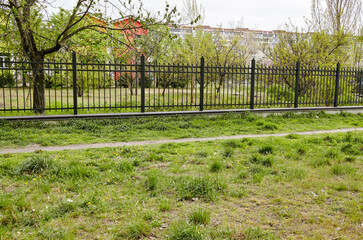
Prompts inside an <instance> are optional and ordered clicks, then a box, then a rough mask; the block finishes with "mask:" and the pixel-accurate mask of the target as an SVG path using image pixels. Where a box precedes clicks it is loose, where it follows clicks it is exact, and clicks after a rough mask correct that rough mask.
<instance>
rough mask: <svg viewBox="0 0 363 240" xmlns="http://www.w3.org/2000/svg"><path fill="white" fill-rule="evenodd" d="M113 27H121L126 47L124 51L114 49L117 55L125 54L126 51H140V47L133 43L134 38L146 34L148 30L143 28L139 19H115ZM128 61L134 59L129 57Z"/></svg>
mask: <svg viewBox="0 0 363 240" xmlns="http://www.w3.org/2000/svg"><path fill="white" fill-rule="evenodd" d="M113 25H114V27H115V28H120V29H123V30H122V33H123V34H124V35H125V39H126V44H127V48H126V51H125V52H120V51H121V49H117V50H116V54H117V55H118V56H123V55H126V54H127V52H130V51H135V52H140V49H137V47H136V46H135V44H134V39H135V38H137V37H140V36H146V35H147V34H148V30H147V29H144V28H143V25H142V24H141V23H140V22H139V21H137V20H136V21H135V20H134V19H132V18H127V19H124V20H121V21H117V22H115V23H114V24H113ZM128 62H129V63H133V62H134V59H129V60H128Z"/></svg>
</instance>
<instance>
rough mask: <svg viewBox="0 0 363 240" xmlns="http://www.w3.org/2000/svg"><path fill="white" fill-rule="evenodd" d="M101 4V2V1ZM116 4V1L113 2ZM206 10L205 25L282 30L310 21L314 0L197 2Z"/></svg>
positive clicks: (149, 5) (152, 4)
mask: <svg viewBox="0 0 363 240" xmlns="http://www.w3.org/2000/svg"><path fill="white" fill-rule="evenodd" d="M101 1H102V0H101ZM111 1H113V0H111ZM55 2H58V3H57V4H56V5H58V6H59V5H60V6H63V7H65V8H69V7H70V6H73V5H74V2H75V1H74V0H56V1H55ZM142 2H143V3H144V6H145V8H146V9H150V10H151V9H152V10H155V11H156V12H157V11H163V10H164V8H165V2H166V0H142ZM167 2H168V3H170V5H172V6H173V5H176V6H177V8H178V10H180V11H181V10H182V9H183V2H184V0H167ZM197 2H198V4H201V5H202V6H203V7H204V9H205V18H204V25H210V26H218V25H221V24H222V26H223V27H230V25H231V23H233V22H234V23H235V24H237V22H240V21H241V20H242V22H243V26H242V27H246V28H250V29H259V30H274V29H281V28H283V25H284V23H286V22H288V21H289V19H291V21H292V23H293V24H294V25H296V26H298V27H303V26H304V17H308V18H310V7H311V0H197Z"/></svg>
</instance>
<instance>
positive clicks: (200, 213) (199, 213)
mask: <svg viewBox="0 0 363 240" xmlns="http://www.w3.org/2000/svg"><path fill="white" fill-rule="evenodd" d="M210 215H211V213H210V211H209V210H207V209H204V208H201V207H198V208H196V209H193V210H192V211H191V212H190V213H189V215H188V220H189V222H190V223H193V224H203V225H207V224H208V223H209V222H210Z"/></svg>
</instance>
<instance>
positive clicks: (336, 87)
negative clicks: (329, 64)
mask: <svg viewBox="0 0 363 240" xmlns="http://www.w3.org/2000/svg"><path fill="white" fill-rule="evenodd" d="M339 75H340V63H337V71H336V75H335V92H334V107H338V97H339Z"/></svg>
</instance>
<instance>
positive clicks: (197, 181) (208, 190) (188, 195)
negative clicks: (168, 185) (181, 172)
mask: <svg viewBox="0 0 363 240" xmlns="http://www.w3.org/2000/svg"><path fill="white" fill-rule="evenodd" d="M176 186H177V192H178V195H179V198H180V199H182V200H191V199H193V198H203V199H206V200H208V201H213V200H215V199H216V197H218V196H219V194H220V193H223V192H224V191H225V190H226V188H227V184H226V183H225V181H224V180H223V179H221V178H219V177H216V176H209V175H205V176H182V177H180V178H178V179H177V185H176Z"/></svg>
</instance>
